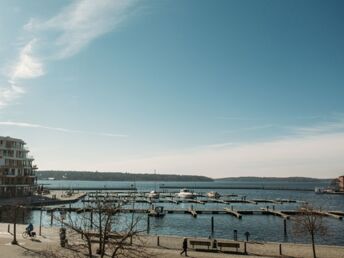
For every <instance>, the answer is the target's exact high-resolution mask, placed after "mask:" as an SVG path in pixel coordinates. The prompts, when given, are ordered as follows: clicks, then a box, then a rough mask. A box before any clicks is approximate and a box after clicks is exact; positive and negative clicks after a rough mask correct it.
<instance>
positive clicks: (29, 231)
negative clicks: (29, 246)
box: [26, 222, 33, 237]
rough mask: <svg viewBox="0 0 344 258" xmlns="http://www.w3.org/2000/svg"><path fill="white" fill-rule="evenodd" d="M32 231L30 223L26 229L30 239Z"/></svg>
mask: <svg viewBox="0 0 344 258" xmlns="http://www.w3.org/2000/svg"><path fill="white" fill-rule="evenodd" d="M32 231H33V225H32V223H31V222H30V224H29V225H28V226H27V227H26V232H27V233H28V235H29V236H30V237H31V236H32Z"/></svg>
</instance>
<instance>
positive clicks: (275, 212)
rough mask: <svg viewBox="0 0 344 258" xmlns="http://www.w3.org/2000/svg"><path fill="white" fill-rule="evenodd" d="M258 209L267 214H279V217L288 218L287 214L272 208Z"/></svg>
mask: <svg viewBox="0 0 344 258" xmlns="http://www.w3.org/2000/svg"><path fill="white" fill-rule="evenodd" d="M260 209H261V210H262V211H264V212H266V213H268V214H272V215H275V216H279V217H282V218H283V219H289V215H287V214H285V213H283V212H282V211H276V210H272V209H268V208H260Z"/></svg>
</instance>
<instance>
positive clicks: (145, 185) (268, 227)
mask: <svg viewBox="0 0 344 258" xmlns="http://www.w3.org/2000/svg"><path fill="white" fill-rule="evenodd" d="M39 183H43V184H50V185H51V186H55V187H66V186H68V187H78V186H79V187H87V186H89V187H97V186H99V187H104V186H105V187H128V186H130V185H132V184H134V185H135V186H136V187H137V189H138V191H151V190H154V189H156V190H158V191H159V185H161V184H165V185H166V186H167V185H177V186H180V187H182V186H188V187H189V188H190V189H191V190H192V187H195V186H209V189H199V190H197V189H196V190H195V192H199V193H206V192H208V191H211V190H216V187H221V186H265V187H289V188H299V189H302V188H308V189H309V188H314V187H317V186H326V183H325V185H322V184H319V183H313V182H306V183H295V182H282V181H275V182H259V183H257V182H253V181H251V182H249V181H229V182H223V181H222V182H216V181H215V182H186V183H181V182H136V183H133V182H112V181H96V182H94V181H45V180H41V181H39ZM323 184H324V183H323ZM161 191H162V190H161ZM165 191H178V189H167V190H165ZM216 191H218V192H219V193H220V194H237V195H239V196H246V198H247V199H292V200H299V201H306V202H308V203H311V204H312V205H314V206H316V207H321V208H322V209H325V210H339V211H344V195H316V194H315V193H314V192H304V191H285V190H242V189H240V190H232V189H229V190H228V189H219V190H216ZM83 205H84V204H83V203H82V202H78V203H75V204H73V206H78V207H82V206H83ZM159 205H161V206H164V207H169V208H171V207H173V208H185V209H186V208H189V207H190V204H187V203H181V204H179V205H178V206H177V205H175V204H167V203H166V204H159ZM267 205H269V206H270V207H271V206H272V204H271V203H268V204H266V203H260V204H257V205H254V204H233V207H234V209H238V210H259V209H260V208H261V207H266V206H267ZM299 205H300V203H289V204H275V208H276V209H278V210H289V209H297V208H298V207H299ZM130 206H132V205H130ZM228 206H229V205H224V204H205V205H202V204H193V207H194V208H196V209H197V208H200V209H206V208H217V209H223V208H224V207H228ZM135 207H148V204H135ZM129 216H131V215H129V214H124V215H122V220H126V219H128V217H129ZM138 216H139V215H138ZM140 216H142V220H141V223H140V225H139V226H140V227H141V228H142V229H145V228H146V221H147V216H144V215H140ZM211 216H214V219H215V237H218V238H226V239H233V230H237V231H238V238H239V239H244V233H245V232H246V231H248V232H249V233H250V239H252V240H257V241H280V242H283V241H286V242H303V243H308V242H309V239H308V237H301V238H300V237H297V238H296V237H295V236H294V235H293V233H292V222H291V221H290V220H288V221H287V231H288V234H287V236H285V235H284V231H283V219H282V218H280V217H275V216H267V215H244V216H243V217H242V219H241V220H238V219H237V218H234V217H232V216H229V215H225V214H214V215H206V214H200V215H198V217H197V218H193V217H192V216H190V215H188V214H167V215H166V216H165V217H164V218H151V219H150V225H151V230H150V234H154V235H155V234H157V235H179V236H202V237H208V236H209V235H210V234H211V233H210V225H211V224H210V223H211ZM29 220H31V221H33V222H34V224H35V225H38V224H39V212H37V211H34V212H32V214H31V217H30V218H29ZM325 221H326V224H327V226H328V228H329V234H328V235H327V236H324V237H322V238H318V239H317V242H318V243H322V244H329V245H344V233H343V232H344V221H343V220H338V219H335V218H325ZM43 224H44V225H45V226H49V225H50V216H46V215H45V214H44V216H43Z"/></svg>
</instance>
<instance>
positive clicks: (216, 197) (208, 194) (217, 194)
mask: <svg viewBox="0 0 344 258" xmlns="http://www.w3.org/2000/svg"><path fill="white" fill-rule="evenodd" d="M207 196H208V198H212V199H219V198H220V197H221V195H220V194H219V193H218V192H214V191H211V192H209V193H207Z"/></svg>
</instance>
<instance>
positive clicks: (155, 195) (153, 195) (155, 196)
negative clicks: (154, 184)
mask: <svg viewBox="0 0 344 258" xmlns="http://www.w3.org/2000/svg"><path fill="white" fill-rule="evenodd" d="M159 197H160V194H159V193H158V192H157V191H154V190H153V191H151V192H150V193H149V194H148V198H150V199H159Z"/></svg>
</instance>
